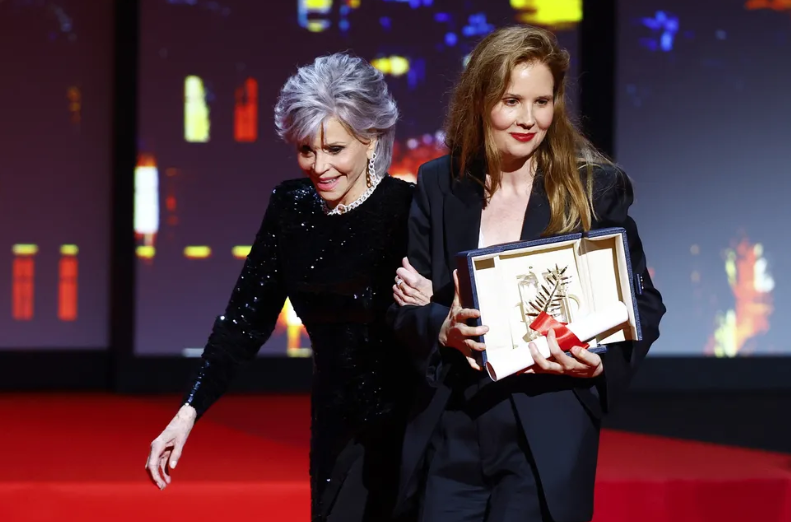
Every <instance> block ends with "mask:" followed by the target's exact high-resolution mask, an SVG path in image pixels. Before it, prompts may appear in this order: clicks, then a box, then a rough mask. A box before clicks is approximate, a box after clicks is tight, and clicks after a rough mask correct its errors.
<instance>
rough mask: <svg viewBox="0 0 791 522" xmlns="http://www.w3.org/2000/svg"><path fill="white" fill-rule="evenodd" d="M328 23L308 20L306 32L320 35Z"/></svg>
mask: <svg viewBox="0 0 791 522" xmlns="http://www.w3.org/2000/svg"><path fill="white" fill-rule="evenodd" d="M329 26H330V23H329V22H328V21H327V20H309V21H308V31H310V32H311V33H320V32H322V31H324V30H325V29H327V28H328V27H329Z"/></svg>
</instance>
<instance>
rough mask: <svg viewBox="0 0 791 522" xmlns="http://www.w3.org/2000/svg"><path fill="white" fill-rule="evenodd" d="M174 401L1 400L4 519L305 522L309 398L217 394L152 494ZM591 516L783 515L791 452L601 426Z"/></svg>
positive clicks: (723, 518) (740, 518)
mask: <svg viewBox="0 0 791 522" xmlns="http://www.w3.org/2000/svg"><path fill="white" fill-rule="evenodd" d="M177 405H178V397H168V398H161V397H157V398H130V397H115V396H96V395H53V394H41V395H36V394H26V395H4V396H2V397H0V419H2V421H0V422H2V425H1V426H2V427H1V428H0V522H45V521H46V522H49V521H55V522H70V521H75V522H100V521H101V522H126V521H130V522H131V521H141V522H159V521H163V522H165V521H167V522H181V521H189V522H198V521H212V522H214V521H218V520H221V521H233V522H243V521H256V522H259V521H273V522H275V521H278V522H279V521H297V522H299V521H307V520H308V518H309V509H308V504H309V490H308V440H309V431H308V426H309V418H308V415H309V402H308V399H307V397H302V396H299V397H272V396H256V397H230V396H229V397H226V398H224V399H223V400H221V401H220V402H219V403H218V404H217V405H216V406H215V408H214V409H213V410H212V411H210V412H209V413H208V414H207V416H206V417H205V418H204V419H202V420H201V421H200V422H199V424H198V426H197V427H196V429H195V430H193V432H192V435H191V436H190V439H189V441H188V443H187V446H186V449H185V452H184V455H183V457H182V460H181V462H180V463H179V467H178V470H176V472H175V473H174V478H173V484H171V485H170V486H169V487H168V488H167V489H166V490H165V491H159V490H158V489H156V488H155V487H154V486H153V485H152V484H151V483H150V482H148V479H147V477H146V475H145V471H144V464H145V460H146V456H147V453H148V446H149V443H150V442H151V439H153V438H154V437H155V436H156V435H157V434H158V433H159V431H160V430H161V429H162V428H164V426H165V425H166V424H167V422H168V421H169V420H170V418H171V417H172V415H173V413H174V411H175V409H176V406H177ZM558 451H562V448H559V449H558ZM594 520H595V521H596V522H627V521H628V522H638V521H639V522H671V521H672V522H709V521H711V522H731V521H733V522H791V456H789V455H782V454H772V453H766V452H760V451H751V450H744V449H737V448H728V447H722V446H715V445H710V444H702V443H696V442H687V441H679V440H671V439H665V438H659V437H651V436H644V435H634V434H627V433H621V432H612V431H606V432H604V433H603V435H602V445H601V455H600V466H599V474H598V486H597V490H596V516H595V519H594ZM437 522H441V521H437ZM527 522H529V521H527Z"/></svg>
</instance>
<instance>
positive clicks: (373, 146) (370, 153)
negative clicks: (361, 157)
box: [366, 139, 378, 159]
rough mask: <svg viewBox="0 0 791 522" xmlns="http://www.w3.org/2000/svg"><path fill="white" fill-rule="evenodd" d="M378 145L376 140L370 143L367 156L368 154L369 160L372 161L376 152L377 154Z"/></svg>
mask: <svg viewBox="0 0 791 522" xmlns="http://www.w3.org/2000/svg"><path fill="white" fill-rule="evenodd" d="M377 143H378V140H375V139H374V140H371V141H369V142H368V147H367V151H366V152H367V154H368V159H371V158H372V157H373V155H374V152H376V144H377Z"/></svg>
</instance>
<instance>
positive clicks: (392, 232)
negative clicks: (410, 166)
mask: <svg viewBox="0 0 791 522" xmlns="http://www.w3.org/2000/svg"><path fill="white" fill-rule="evenodd" d="M397 119H398V109H397V107H396V103H395V102H394V101H393V98H392V97H391V95H390V93H389V91H388V88H387V84H386V83H385V81H384V77H383V75H382V74H381V73H380V72H379V71H377V70H376V69H375V68H373V67H372V66H371V65H370V64H368V63H367V62H365V61H364V60H362V59H359V58H356V57H353V56H350V55H347V54H333V55H330V56H325V57H321V58H317V59H316V60H315V61H314V62H313V63H312V64H311V65H307V66H305V67H302V68H300V69H299V70H298V71H297V72H296V74H294V76H292V77H291V78H290V79H289V80H288V81H287V82H286V84H285V85H284V86H283V88H282V91H281V93H280V98H279V100H278V102H277V105H276V107H275V123H276V126H277V131H278V133H279V135H280V136H281V137H282V138H283V139H284V140H285V141H286V142H288V143H290V144H292V145H294V146H295V147H296V151H297V162H298V164H299V167H300V168H301V169H302V170H303V172H304V173H305V176H306V177H305V178H302V179H294V180H289V181H285V182H283V183H281V184H280V185H278V186H277V187H276V188H275V190H274V191H273V192H272V194H271V196H270V199H269V205H268V207H267V209H266V212H265V215H264V218H263V223H262V224H261V227H260V229H259V231H258V234H257V235H256V238H255V242H254V244H253V247H252V250H251V251H250V254H249V256H248V257H247V260H246V262H245V264H244V268H243V269H242V273H241V275H240V276H239V279H238V281H237V282H236V285H235V286H234V289H233V292H232V294H231V297H230V301H229V303H228V305H227V307H226V309H225V313H224V314H222V315H221V316H219V317H218V318H217V319H216V321H215V322H214V327H213V329H212V332H211V334H210V336H209V339H208V342H207V344H206V346H205V349H204V351H203V356H202V361H201V362H202V363H201V365H200V368H199V372H198V373H197V376H196V378H195V379H194V381H193V383H192V385H191V387H190V389H189V391H188V393H187V394H186V396H185V397H184V402H183V406H182V407H181V409H180V410H179V411H178V413H177V414H176V416H175V417H174V418H173V420H172V421H171V423H170V424H169V425H168V426H167V427H166V428H165V430H164V431H163V432H162V434H160V435H159V437H157V438H156V439H155V440H154V441H153V442H152V444H151V452H150V454H149V459H148V462H147V464H146V468H147V470H148V472H149V474H150V476H151V478H152V480H153V481H154V483H155V484H156V485H157V486H159V487H160V488H164V487H166V486H167V485H168V484H170V482H171V470H172V469H173V468H175V467H176V463H177V462H178V460H179V458H180V457H181V452H182V449H183V447H184V443H185V442H186V439H187V436H188V435H189V433H190V431H191V430H192V428H193V425H194V424H195V422H196V420H197V419H199V418H200V417H201V415H203V414H204V413H205V412H206V410H207V409H208V408H209V407H210V406H211V404H212V403H214V402H215V401H216V400H217V399H218V398H219V397H220V396H221V395H222V394H223V393H224V392H225V391H226V389H227V388H228V385H229V383H230V381H231V379H232V377H233V375H234V373H235V371H236V369H237V367H238V366H239V364H240V363H241V362H244V361H249V360H250V359H252V358H254V357H255V356H256V354H257V352H258V350H259V349H260V347H261V345H262V344H263V343H264V342H266V340H267V339H268V338H269V336H270V335H271V333H272V331H273V329H274V327H275V323H276V321H277V318H278V315H279V314H280V311H281V310H282V308H283V304H284V302H285V300H286V298H287V297H288V298H289V299H290V300H291V303H292V304H293V306H294V310H295V311H296V313H297V314H298V315H299V317H300V318H301V319H302V322H303V324H304V325H305V327H306V329H307V332H308V334H309V335H310V340H311V344H312V348H313V358H314V374H313V389H312V396H311V399H312V407H311V416H312V423H311V424H312V427H311V431H312V436H311V453H310V476H311V497H312V519H313V520H329V521H332V520H339V521H341V520H342V521H344V522H353V521H374V520H375V521H386V520H390V513H391V511H392V507H393V504H394V501H395V495H396V492H397V489H398V477H399V465H400V453H401V443H402V438H403V432H404V428H405V424H406V417H407V409H408V407H409V404H410V402H411V400H412V397H413V391H414V389H415V384H416V382H417V379H418V373H417V372H416V371H415V370H414V368H413V366H412V365H411V361H410V359H409V357H408V356H407V355H406V351H405V350H404V349H403V348H402V347H401V346H398V345H397V344H396V341H395V340H394V336H393V334H392V332H391V331H390V329H389V328H388V326H387V325H386V320H385V315H386V311H387V309H388V307H389V306H390V305H391V304H392V303H393V299H394V289H393V286H392V285H393V277H394V276H395V275H396V271H397V269H399V268H400V270H399V273H400V274H403V275H404V276H406V277H404V279H405V280H406V281H407V282H406V283H404V284H400V283H399V284H400V288H398V289H397V292H396V294H397V295H398V299H399V301H401V302H409V303H410V304H425V303H427V302H428V300H429V298H430V296H431V283H430V282H429V281H427V280H425V279H422V278H421V277H420V276H415V275H414V272H412V273H411V275H412V277H409V275H410V270H409V268H408V262H406V261H405V260H404V259H403V257H404V255H405V253H406V242H407V218H408V214H409V208H410V204H411V201H412V191H413V187H414V186H413V185H412V184H410V183H406V182H404V181H401V180H398V179H395V178H392V177H390V176H388V174H387V169H388V167H389V166H390V159H391V154H392V150H393V140H394V134H395V124H396V121H397ZM410 285H411V286H410ZM262 413H264V414H265V412H262ZM273 422H276V419H273Z"/></svg>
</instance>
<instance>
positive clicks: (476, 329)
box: [452, 323, 489, 337]
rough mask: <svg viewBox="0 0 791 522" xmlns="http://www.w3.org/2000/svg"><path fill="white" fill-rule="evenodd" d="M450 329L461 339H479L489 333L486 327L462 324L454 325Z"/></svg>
mask: <svg viewBox="0 0 791 522" xmlns="http://www.w3.org/2000/svg"><path fill="white" fill-rule="evenodd" d="M452 328H453V330H454V331H455V332H456V335H459V336H461V337H480V336H482V335H486V334H487V333H488V332H489V327H488V326H468V325H466V324H464V323H456V324H455V325H453V327H452Z"/></svg>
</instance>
